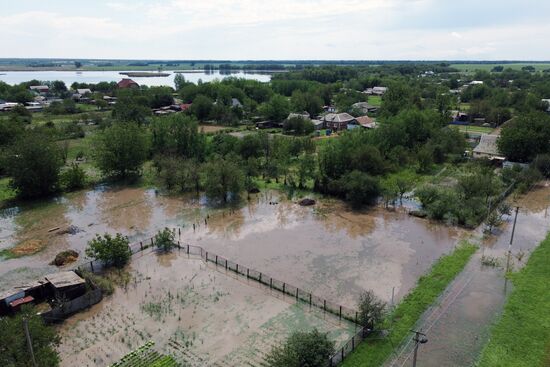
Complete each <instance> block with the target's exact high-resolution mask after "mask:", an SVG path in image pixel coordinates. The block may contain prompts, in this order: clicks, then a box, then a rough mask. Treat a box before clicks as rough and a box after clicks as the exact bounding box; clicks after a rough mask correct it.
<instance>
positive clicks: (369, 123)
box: [355, 116, 377, 129]
mask: <svg viewBox="0 0 550 367" xmlns="http://www.w3.org/2000/svg"><path fill="white" fill-rule="evenodd" d="M355 120H356V121H357V123H358V124H359V126H361V127H363V128H365V129H374V128H376V127H377V125H376V122H375V121H374V120H373V119H371V118H370V117H368V116H360V117H356V118H355Z"/></svg>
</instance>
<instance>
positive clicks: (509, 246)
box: [506, 206, 519, 273]
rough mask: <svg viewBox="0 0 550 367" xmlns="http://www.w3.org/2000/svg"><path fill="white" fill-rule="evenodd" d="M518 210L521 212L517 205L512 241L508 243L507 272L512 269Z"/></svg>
mask: <svg viewBox="0 0 550 367" xmlns="http://www.w3.org/2000/svg"><path fill="white" fill-rule="evenodd" d="M518 212H519V206H516V215H515V217H514V225H513V227H512V235H511V236H510V243H509V244H508V258H507V260H506V273H508V272H509V271H510V257H511V256H512V243H513V242H514V234H515V233H516V223H517V221H518Z"/></svg>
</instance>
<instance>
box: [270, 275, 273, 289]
mask: <svg viewBox="0 0 550 367" xmlns="http://www.w3.org/2000/svg"><path fill="white" fill-rule="evenodd" d="M269 289H273V278H269Z"/></svg>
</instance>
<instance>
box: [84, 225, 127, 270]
mask: <svg viewBox="0 0 550 367" xmlns="http://www.w3.org/2000/svg"><path fill="white" fill-rule="evenodd" d="M129 243H130V241H129V240H128V237H125V236H123V235H122V234H120V233H117V234H116V235H115V236H114V237H113V236H111V235H110V234H108V233H105V234H104V235H103V236H101V235H96V237H95V238H94V239H93V240H91V241H89V242H88V247H87V248H86V256H88V257H90V258H92V259H94V260H99V261H101V262H103V263H104V264H106V265H113V266H116V267H122V266H124V265H125V264H126V263H127V262H128V260H130V256H132V251H131V250H130V247H129V246H128V245H129Z"/></svg>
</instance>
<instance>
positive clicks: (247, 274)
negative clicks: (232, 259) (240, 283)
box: [246, 268, 250, 279]
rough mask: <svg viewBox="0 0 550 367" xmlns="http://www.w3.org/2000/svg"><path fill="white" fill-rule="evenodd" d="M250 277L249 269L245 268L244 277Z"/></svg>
mask: <svg viewBox="0 0 550 367" xmlns="http://www.w3.org/2000/svg"><path fill="white" fill-rule="evenodd" d="M248 278H250V269H248V268H247V269H246V279H248Z"/></svg>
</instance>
